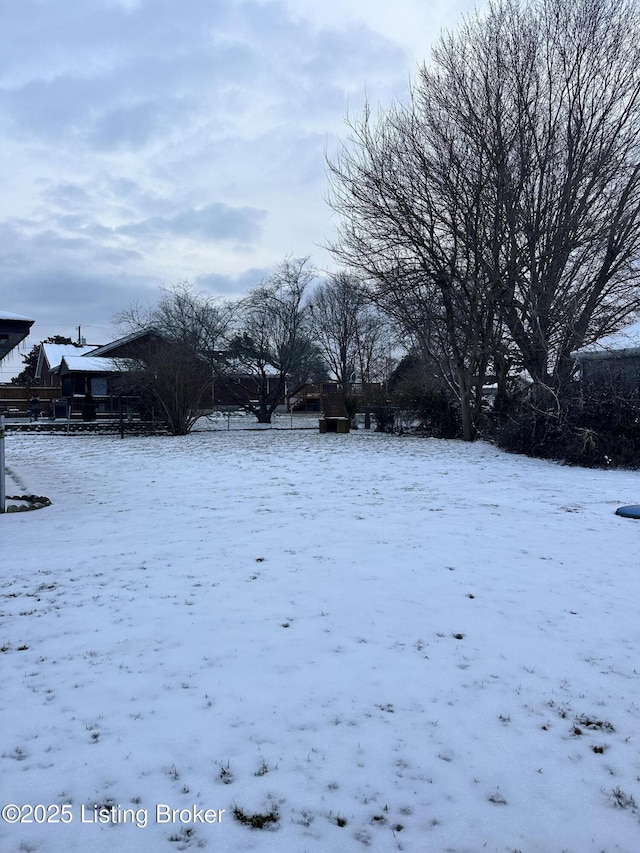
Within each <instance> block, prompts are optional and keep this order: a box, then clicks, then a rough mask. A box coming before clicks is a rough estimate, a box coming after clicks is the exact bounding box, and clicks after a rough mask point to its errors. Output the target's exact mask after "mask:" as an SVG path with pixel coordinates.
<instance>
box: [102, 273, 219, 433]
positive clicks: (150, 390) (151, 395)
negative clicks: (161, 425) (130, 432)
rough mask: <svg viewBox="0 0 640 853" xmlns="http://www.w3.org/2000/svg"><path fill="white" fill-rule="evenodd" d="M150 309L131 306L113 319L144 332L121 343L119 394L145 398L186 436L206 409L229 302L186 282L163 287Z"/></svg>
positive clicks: (173, 429) (126, 327) (127, 327)
mask: <svg viewBox="0 0 640 853" xmlns="http://www.w3.org/2000/svg"><path fill="white" fill-rule="evenodd" d="M163 294H164V295H163V297H162V299H161V300H160V302H159V303H158V304H157V305H156V306H154V307H153V308H149V309H145V308H142V307H141V306H139V305H138V306H132V307H130V308H128V309H127V310H125V311H123V312H122V313H121V314H120V315H118V317H117V318H116V321H117V322H118V323H119V324H120V325H121V326H123V327H124V328H125V329H126V330H127V331H129V332H131V333H133V332H140V333H145V334H141V335H137V336H135V337H134V339H133V340H132V341H131V342H130V343H129V344H124V349H123V351H122V354H123V356H124V364H125V365H126V372H125V373H124V374H123V379H122V382H123V383H126V385H124V384H123V392H126V393H133V392H136V393H138V394H140V395H142V396H143V397H145V398H148V399H149V400H150V401H152V403H153V404H154V405H155V406H157V407H158V408H159V409H160V411H161V412H162V414H163V416H164V417H165V418H166V420H167V423H168V426H169V429H170V431H171V432H172V434H173V435H186V434H187V433H189V432H190V431H191V430H192V429H193V426H194V425H195V423H196V421H197V420H198V418H199V417H200V416H201V415H202V413H203V411H206V410H207V409H209V408H210V407H211V402H212V396H211V393H212V382H213V379H214V377H215V375H216V373H217V372H218V371H219V369H220V365H221V364H222V361H223V358H222V348H223V347H224V340H225V334H226V331H227V328H228V326H229V323H230V322H231V318H232V315H233V307H232V306H231V305H230V304H228V303H217V302H214V300H212V299H211V298H209V297H207V296H205V295H203V294H198V293H196V292H194V291H193V290H192V288H191V287H190V286H189V285H188V284H180V285H177V286H175V287H173V288H170V289H167V290H163Z"/></svg>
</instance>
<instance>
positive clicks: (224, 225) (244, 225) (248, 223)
mask: <svg viewBox="0 0 640 853" xmlns="http://www.w3.org/2000/svg"><path fill="white" fill-rule="evenodd" d="M266 217H267V212H266V211H265V210H258V209H257V208H253V207H242V208H234V207H230V206H229V205H227V204H223V203H222V202H213V203H211V204H207V205H205V206H204V207H201V208H197V209H192V210H181V211H180V212H179V213H176V214H174V215H173V216H168V217H162V216H153V217H151V218H149V219H145V220H142V221H141V222H135V223H131V224H128V225H124V226H122V227H120V228H118V233H120V234H126V235H127V236H129V237H146V238H149V237H161V236H162V235H166V234H175V235H178V236H181V237H191V238H194V239H201V240H237V241H240V242H242V243H249V242H251V241H252V240H255V239H256V238H257V237H258V236H259V235H260V231H261V226H262V223H263V222H264V220H265V219H266Z"/></svg>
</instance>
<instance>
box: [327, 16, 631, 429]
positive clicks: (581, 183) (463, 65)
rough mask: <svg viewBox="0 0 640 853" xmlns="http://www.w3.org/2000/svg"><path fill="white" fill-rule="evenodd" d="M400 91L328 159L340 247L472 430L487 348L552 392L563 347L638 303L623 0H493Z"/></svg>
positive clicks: (566, 358) (565, 367) (500, 369)
mask: <svg viewBox="0 0 640 853" xmlns="http://www.w3.org/2000/svg"><path fill="white" fill-rule="evenodd" d="M411 94H412V97H411V100H410V103H409V105H408V106H406V107H403V106H400V105H397V106H394V107H393V108H391V109H390V110H389V111H388V112H387V113H386V114H384V113H383V114H382V115H381V116H380V117H379V118H378V119H377V120H374V119H373V118H372V117H371V114H370V110H369V109H367V110H365V113H364V115H363V116H362V117H361V118H360V119H357V120H355V121H351V123H350V131H351V136H350V138H349V140H348V141H347V144H346V145H345V146H344V147H343V149H342V151H341V152H340V153H339V155H338V156H337V157H336V158H335V160H334V161H333V162H329V177H330V182H331V190H330V192H331V195H330V203H331V204H332V206H333V207H334V209H335V210H336V211H338V212H339V213H340V214H341V225H340V228H339V235H338V239H337V240H336V241H335V243H334V245H333V250H334V252H335V254H336V256H337V257H338V258H339V259H340V260H341V261H342V262H344V263H346V264H348V265H349V266H351V267H352V268H354V269H356V270H358V271H360V272H361V273H362V274H364V275H365V276H366V277H367V281H368V283H369V287H370V290H371V293H372V296H373V298H375V299H376V301H377V302H378V304H380V305H381V306H382V307H383V308H384V309H385V310H387V311H388V312H389V313H390V314H392V315H393V316H394V317H396V319H397V320H398V321H400V322H401V323H402V325H403V326H404V328H405V330H406V333H407V335H408V336H410V337H411V338H412V339H413V340H414V342H416V343H418V344H419V345H420V348H421V350H422V351H423V353H425V354H427V355H430V356H431V357H432V358H433V360H434V363H435V364H436V365H437V368H438V369H439V370H440V372H441V373H442V376H443V377H444V378H445V379H447V378H448V379H449V380H450V383H451V386H452V387H453V388H455V389H456V391H457V394H458V398H459V401H460V406H461V412H462V427H463V435H464V437H465V438H473V437H474V435H475V433H476V431H477V428H478V420H479V412H480V403H481V396H480V392H481V386H482V383H483V378H484V375H485V374H486V372H487V369H488V367H489V365H490V364H491V362H492V361H493V363H494V366H495V367H496V372H497V373H501V374H502V375H504V372H505V370H506V367H507V366H508V363H507V359H508V358H510V357H512V356H513V353H514V352H515V353H516V358H517V360H518V361H519V364H520V366H521V367H523V368H526V370H528V371H529V373H530V375H531V376H532V377H533V379H534V380H535V382H537V383H538V384H539V386H541V387H545V388H550V389H551V390H552V392H553V394H554V395H557V394H558V393H560V392H561V391H562V389H563V388H564V387H566V385H567V383H568V382H569V380H570V378H571V373H572V370H573V362H572V360H571V358H570V353H571V351H572V350H575V349H577V348H579V347H580V346H581V345H583V344H584V343H587V342H588V341H589V340H591V339H593V338H595V337H597V336H599V335H600V334H602V333H603V332H604V331H607V330H609V329H611V328H612V327H615V326H616V325H618V324H620V322H621V321H622V320H623V319H624V318H625V317H627V316H628V315H629V314H630V313H631V312H633V311H634V310H637V308H638V306H639V299H638V294H637V288H636V287H635V285H636V284H637V281H638V266H637V257H638V250H639V248H640V162H639V160H640V158H639V156H638V155H639V153H640V150H639V147H638V146H639V142H638V139H639V130H640V126H639V122H638V119H639V110H640V26H639V10H638V6H637V4H636V3H635V2H634V0H620V2H617V0H602V2H596V0H541V2H539V3H534V2H529V3H527V2H523V3H518V2H517V0H495V2H492V3H490V4H489V6H488V9H487V11H486V13H485V14H480V13H476V14H475V15H473V16H471V17H470V18H469V19H467V20H466V21H465V22H464V23H463V25H462V26H461V27H460V28H459V30H458V31H457V32H455V33H452V34H445V35H444V36H442V38H441V39H440V41H439V43H438V44H437V46H436V48H435V50H434V53H433V61H432V63H431V65H429V66H427V65H425V66H423V67H422V68H421V70H420V73H419V75H418V78H417V81H416V83H415V85H414V86H413V89H412V93H411Z"/></svg>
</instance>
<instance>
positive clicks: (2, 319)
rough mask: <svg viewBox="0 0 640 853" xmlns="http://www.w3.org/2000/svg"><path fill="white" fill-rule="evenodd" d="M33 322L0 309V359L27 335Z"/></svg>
mask: <svg viewBox="0 0 640 853" xmlns="http://www.w3.org/2000/svg"><path fill="white" fill-rule="evenodd" d="M34 322H35V321H34V320H30V319H29V317H23V316H22V315H21V314H10V313H9V312H8V311H0V361H2V359H3V358H4V357H5V356H6V355H8V354H9V353H10V352H11V350H12V349H13V348H14V347H17V346H18V344H19V343H20V342H21V341H23V340H24V339H25V338H26V337H27V335H28V334H29V330H30V329H31V326H33V324H34Z"/></svg>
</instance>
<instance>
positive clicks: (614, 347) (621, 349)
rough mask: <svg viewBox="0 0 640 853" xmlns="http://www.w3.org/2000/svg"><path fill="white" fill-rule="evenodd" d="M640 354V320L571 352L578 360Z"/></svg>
mask: <svg viewBox="0 0 640 853" xmlns="http://www.w3.org/2000/svg"><path fill="white" fill-rule="evenodd" d="M631 356H640V322H638V323H632V324H631V325H630V326H625V328H624V329H620V331H619V332H613V333H612V334H610V335H605V336H604V337H603V338H599V340H597V341H594V342H593V343H592V344H588V345H587V346H586V347H583V348H582V349H579V350H576V352H572V353H571V357H572V358H575V359H576V361H578V362H580V361H597V360H601V359H606V358H629V357H631Z"/></svg>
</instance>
